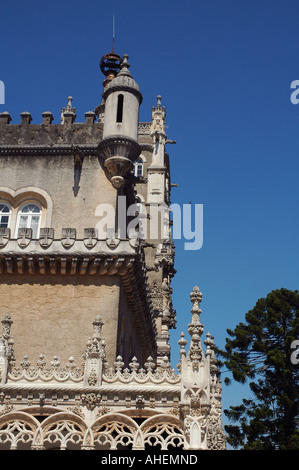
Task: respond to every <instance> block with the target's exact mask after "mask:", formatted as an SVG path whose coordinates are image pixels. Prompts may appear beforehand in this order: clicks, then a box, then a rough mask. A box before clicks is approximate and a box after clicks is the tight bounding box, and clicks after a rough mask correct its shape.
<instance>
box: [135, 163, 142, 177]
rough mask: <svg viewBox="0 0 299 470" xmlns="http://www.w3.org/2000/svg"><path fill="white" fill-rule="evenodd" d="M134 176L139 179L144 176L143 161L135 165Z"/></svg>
mask: <svg viewBox="0 0 299 470" xmlns="http://www.w3.org/2000/svg"><path fill="white" fill-rule="evenodd" d="M134 175H135V176H137V178H140V176H142V175H143V163H142V161H141V160H137V162H135V164H134Z"/></svg>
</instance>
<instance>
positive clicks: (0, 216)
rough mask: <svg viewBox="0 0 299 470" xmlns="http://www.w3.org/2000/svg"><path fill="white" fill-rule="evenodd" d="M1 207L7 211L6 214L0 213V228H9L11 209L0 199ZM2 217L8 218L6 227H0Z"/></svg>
mask: <svg viewBox="0 0 299 470" xmlns="http://www.w3.org/2000/svg"><path fill="white" fill-rule="evenodd" d="M1 205H3V206H6V207H7V208H8V209H9V211H8V213H5V212H4V213H3V212H1V211H0V228H10V224H11V216H12V207H11V205H10V204H9V203H8V202H6V201H3V200H1V199H0V206H1ZM2 216H4V217H5V216H8V222H7V226H6V227H2V220H1V219H2Z"/></svg>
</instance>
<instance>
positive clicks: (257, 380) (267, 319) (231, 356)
mask: <svg viewBox="0 0 299 470" xmlns="http://www.w3.org/2000/svg"><path fill="white" fill-rule="evenodd" d="M245 320H246V321H245V322H244V323H243V322H241V323H239V324H238V325H237V326H236V328H235V329H234V330H230V329H228V330H227V333H228V334H229V336H230V338H226V345H225V350H224V351H219V353H220V355H221V356H222V357H223V358H224V364H225V366H226V367H227V369H228V370H229V371H231V373H232V376H233V379H234V380H236V381H237V382H240V383H245V382H246V381H248V380H249V387H250V389H251V392H252V395H253V399H250V400H249V399H243V401H242V404H241V405H239V406H231V407H230V409H229V410H225V414H226V416H228V418H229V420H230V421H232V422H234V424H232V425H228V426H225V430H226V432H227V433H228V442H229V443H230V444H231V445H232V446H233V447H235V448H243V449H248V450H254V449H263V450H277V449H280V450H294V449H296V450H299V363H298V362H299V361H294V360H293V358H294V350H293V349H292V348H293V347H294V344H298V340H299V293H298V291H290V290H287V289H280V290H274V291H272V292H270V293H269V294H268V295H267V297H266V298H261V299H259V300H258V301H257V303H256V305H255V307H254V308H253V309H252V310H250V311H249V312H248V313H247V314H246V316H245ZM292 353H293V354H292ZM295 354H297V353H296V351H295ZM225 383H227V384H229V383H230V380H228V379H225Z"/></svg>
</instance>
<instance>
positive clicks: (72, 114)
mask: <svg viewBox="0 0 299 470" xmlns="http://www.w3.org/2000/svg"><path fill="white" fill-rule="evenodd" d="M72 101H73V97H72V96H69V97H68V103H67V105H66V107H65V108H61V117H60V121H61V124H72V123H73V122H75V120H76V108H73V107H72Z"/></svg>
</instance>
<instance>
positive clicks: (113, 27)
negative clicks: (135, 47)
mask: <svg viewBox="0 0 299 470" xmlns="http://www.w3.org/2000/svg"><path fill="white" fill-rule="evenodd" d="M114 40H115V21H114V15H113V18H112V52H114Z"/></svg>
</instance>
